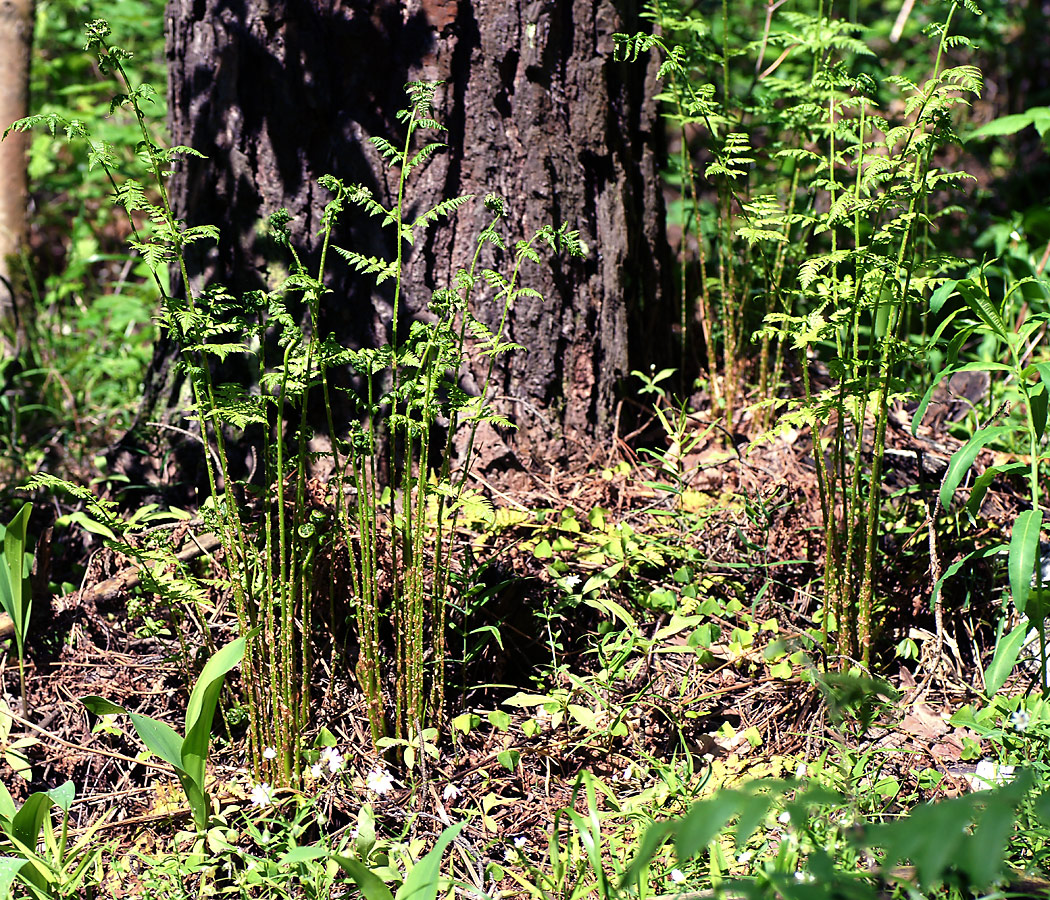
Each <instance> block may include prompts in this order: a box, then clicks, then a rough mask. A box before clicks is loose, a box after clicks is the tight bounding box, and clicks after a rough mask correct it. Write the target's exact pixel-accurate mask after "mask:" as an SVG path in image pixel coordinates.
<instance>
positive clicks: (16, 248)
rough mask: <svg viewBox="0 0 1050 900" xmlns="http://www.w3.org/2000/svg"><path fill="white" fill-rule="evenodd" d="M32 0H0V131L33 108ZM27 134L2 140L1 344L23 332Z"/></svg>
mask: <svg viewBox="0 0 1050 900" xmlns="http://www.w3.org/2000/svg"><path fill="white" fill-rule="evenodd" d="M33 6H34V4H33V0H0V134H2V133H3V132H4V131H6V130H7V127H8V126H9V125H10V124H11V123H12V122H14V121H16V120H17V119H21V118H23V117H25V116H26V115H28V113H29V60H30V54H31V52H32V46H33ZM27 143H28V142H27V136H26V135H25V134H18V133H16V132H13V131H12V132H11V133H10V134H9V135H8V136H7V137H6V138H5V139H4V141H3V142H2V143H0V348H3V349H4V350H5V351H6V352H11V351H12V350H13V349H14V350H15V352H17V349H18V348H17V347H16V348H12V347H11V346H10V343H9V340H10V338H11V337H14V338H15V343H16V344H18V343H20V342H21V341H20V339H21V338H22V337H23V335H24V331H23V328H22V326H21V324H20V323H19V312H20V310H19V303H18V290H17V287H16V283H17V281H18V280H19V279H17V278H16V277H15V271H16V268H15V265H14V261H15V260H16V259H17V257H18V254H19V252H20V250H21V247H22V244H23V242H24V241H25V238H26V199H27V191H26V146H27Z"/></svg>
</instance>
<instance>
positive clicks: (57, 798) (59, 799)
mask: <svg viewBox="0 0 1050 900" xmlns="http://www.w3.org/2000/svg"><path fill="white" fill-rule="evenodd" d="M76 793H77V789H76V787H75V786H74V784H73V782H72V781H67V782H65V783H63V784H60V785H59V786H58V787H57V788H52V789H51V790H50V791H48V792H47V795H48V796H49V797H50V798H51V801H52V802H53V803H54V804H55V806H57V807H58V808H59V809H60V810H62V812H66V813H67V812H69V810H70V808H71V807H72V806H73V798H74V797H75V796H76Z"/></svg>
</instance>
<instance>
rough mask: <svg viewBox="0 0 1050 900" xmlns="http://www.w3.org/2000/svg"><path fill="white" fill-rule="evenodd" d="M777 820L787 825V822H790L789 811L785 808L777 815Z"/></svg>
mask: <svg viewBox="0 0 1050 900" xmlns="http://www.w3.org/2000/svg"><path fill="white" fill-rule="evenodd" d="M777 821H778V822H779V823H780V824H781V825H788V824H790V822H791V813H789V812H788V811H787V810H785V811H784V812H782V813H781V814H780V815H779V816H777Z"/></svg>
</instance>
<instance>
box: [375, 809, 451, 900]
mask: <svg viewBox="0 0 1050 900" xmlns="http://www.w3.org/2000/svg"><path fill="white" fill-rule="evenodd" d="M466 824H467V823H466V822H460V823H459V824H458V825H453V826H451V827H450V828H446V829H445V830H444V831H443V832H442V833H441V837H439V838H438V839H437V843H435V844H434V848H433V849H432V850H431V851H430V852H429V853H428V854H427V855H426V856H424V857H423V858H422V859H421V860H420V861H419V862H417V863H416V864H415V865H414V866H413V867H412V871H411V872H409V873H408V876H407V877H406V878H405V882H404V884H402V885H401V887H400V888H399V889H398V892H397V900H435V898H436V897H437V892H438V882H439V880H440V877H441V856H442V854H444V852H445V848H446V847H447V846H448V845H449V844H450V843H452V841H453V840H455V839H456V837H457V836H458V835H459V833H460V832H461V831H462V830H463V828H464V827H465V826H466ZM359 886H360V885H359ZM362 891H363V889H362ZM369 900H371V898H369Z"/></svg>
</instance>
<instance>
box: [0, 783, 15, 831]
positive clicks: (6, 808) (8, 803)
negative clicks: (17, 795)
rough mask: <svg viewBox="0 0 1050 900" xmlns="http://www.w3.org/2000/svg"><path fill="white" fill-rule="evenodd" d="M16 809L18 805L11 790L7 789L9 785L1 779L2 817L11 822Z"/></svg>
mask: <svg viewBox="0 0 1050 900" xmlns="http://www.w3.org/2000/svg"><path fill="white" fill-rule="evenodd" d="M16 811H17V807H16V806H15V801H14V799H13V798H12V797H11V792H10V791H9V790H8V789H7V785H6V784H4V783H3V782H2V781H0V819H3V820H6V821H8V822H10V821H11V819H12V818H14V815H15V812H16Z"/></svg>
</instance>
